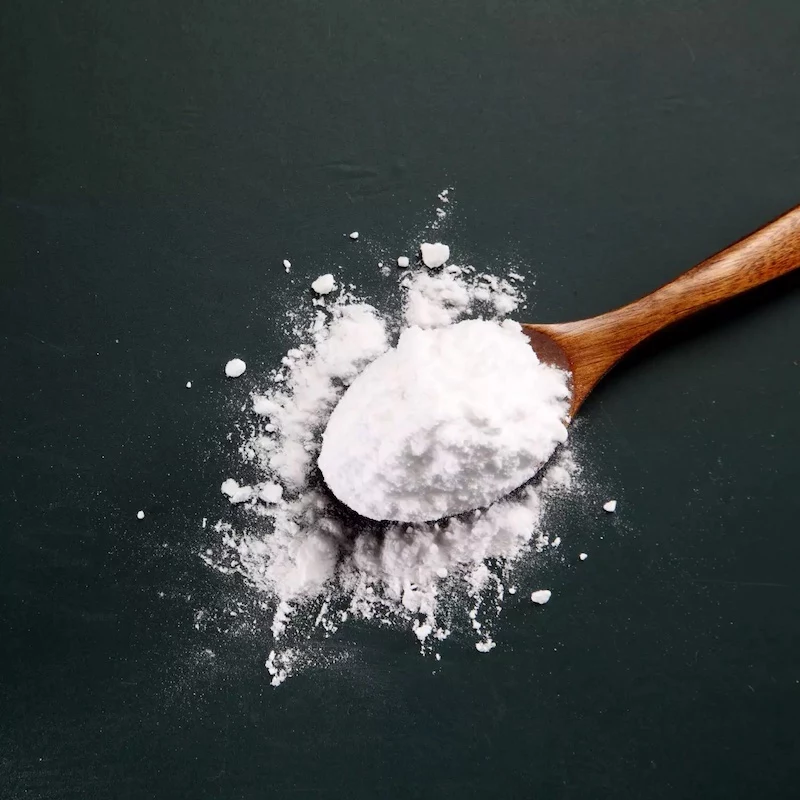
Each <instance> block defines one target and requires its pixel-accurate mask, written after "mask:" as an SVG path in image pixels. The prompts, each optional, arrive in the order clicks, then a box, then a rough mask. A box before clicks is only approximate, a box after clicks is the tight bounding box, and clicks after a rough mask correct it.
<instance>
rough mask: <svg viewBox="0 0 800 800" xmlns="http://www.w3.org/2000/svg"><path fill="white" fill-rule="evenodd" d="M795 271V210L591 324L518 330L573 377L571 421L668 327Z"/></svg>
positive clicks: (798, 211) (798, 242) (798, 260)
mask: <svg viewBox="0 0 800 800" xmlns="http://www.w3.org/2000/svg"><path fill="white" fill-rule="evenodd" d="M798 266H800V206H798V207H796V208H794V209H792V210H791V211H789V212H788V213H786V214H784V215H783V216H781V217H779V218H778V219H776V220H775V221H774V222H771V223H769V224H768V225H765V226H764V227H763V228H760V229H759V230H757V231H756V232H755V233H752V234H751V235H750V236H747V237H745V238H744V239H741V240H740V241H738V242H736V243H735V244H733V245H731V246H730V247H728V248H727V249H725V250H723V251H722V252H721V253H717V255H715V256H712V257H711V258H708V259H706V260H705V261H703V262H702V263H700V264H698V265H697V266H696V267H694V268H692V269H690V270H689V271H688V272H685V273H684V274H683V275H680V276H679V277H677V278H675V280H673V281H671V282H670V283H668V284H666V285H665V286H662V287H661V288H660V289H656V290H655V291H654V292H651V293H650V294H648V295H646V296H644V297H642V298H641V299H639V300H636V301H634V302H633V303H629V304H628V305H625V306H622V307H620V308H617V309H615V310H614V311H609V312H607V313H605V314H601V315H599V316H597V317H591V318H590V319H582V320H577V321H575V322H563V323H558V324H553V325H536V324H530V325H523V326H522V327H523V330H524V331H525V333H527V334H528V336H529V337H530V340H531V345H532V346H533V348H534V349H535V350H536V352H537V353H538V354H539V356H540V358H542V360H544V361H546V362H548V363H551V364H556V365H557V366H560V367H562V368H564V369H568V370H569V371H570V373H571V375H572V403H571V406H570V416H574V415H575V413H576V412H577V411H578V410H579V409H580V407H581V405H582V404H583V402H584V400H586V397H587V396H588V395H589V393H590V392H591V391H592V389H594V387H595V386H596V385H597V383H598V381H599V380H600V379H601V378H602V377H603V376H604V375H605V374H606V373H607V372H608V371H609V370H610V369H611V367H613V366H614V365H615V364H616V363H617V362H618V361H619V360H620V359H621V358H622V357H623V356H624V355H625V354H626V353H627V352H628V351H629V350H631V348H633V347H635V346H636V345H637V344H639V343H640V342H642V341H643V340H644V339H646V338H647V337H649V336H651V335H652V334H654V333H656V332H657V331H659V330H661V329H662V328H665V327H666V326H667V325H671V324H672V323H673V322H677V321H678V320H681V319H683V318H684V317H688V316H689V315H690V314H694V313H695V312H697V311H701V310H702V309H704V308H708V307H709V306H712V305H714V304H716V303H720V302H722V301H723V300H727V299H729V298H731V297H734V296H736V295H738V294H741V293H742V292H746V291H747V290H748V289H753V288H755V287H756V286H759V285H761V284H762V283H766V282H767V281H770V280H772V279H773V278H777V277H779V276H781V275H785V274H786V273H788V272H791V271H792V270H794V269H796V268H797V267H798Z"/></svg>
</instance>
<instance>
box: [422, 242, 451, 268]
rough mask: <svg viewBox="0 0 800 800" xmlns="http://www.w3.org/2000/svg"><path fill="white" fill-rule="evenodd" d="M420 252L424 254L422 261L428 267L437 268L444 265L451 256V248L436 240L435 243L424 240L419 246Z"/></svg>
mask: <svg viewBox="0 0 800 800" xmlns="http://www.w3.org/2000/svg"><path fill="white" fill-rule="evenodd" d="M419 252H420V255H421V256H422V263H423V264H424V265H425V266H426V267H427V268H428V269H436V268H438V267H441V266H444V264H445V263H446V262H447V260H448V259H449V258H450V248H449V247H448V246H447V245H446V244H442V243H441V242H436V243H435V244H430V243H429V242H423V243H422V244H421V245H420V246H419Z"/></svg>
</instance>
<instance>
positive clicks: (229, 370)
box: [225, 358, 247, 378]
mask: <svg viewBox="0 0 800 800" xmlns="http://www.w3.org/2000/svg"><path fill="white" fill-rule="evenodd" d="M246 369H247V364H245V363H244V361H242V359H241V358H232V359H231V360H230V361H229V362H228V363H227V364H226V365H225V374H226V375H227V376H228V377H229V378H238V377H239V376H240V375H244V371H245V370H246Z"/></svg>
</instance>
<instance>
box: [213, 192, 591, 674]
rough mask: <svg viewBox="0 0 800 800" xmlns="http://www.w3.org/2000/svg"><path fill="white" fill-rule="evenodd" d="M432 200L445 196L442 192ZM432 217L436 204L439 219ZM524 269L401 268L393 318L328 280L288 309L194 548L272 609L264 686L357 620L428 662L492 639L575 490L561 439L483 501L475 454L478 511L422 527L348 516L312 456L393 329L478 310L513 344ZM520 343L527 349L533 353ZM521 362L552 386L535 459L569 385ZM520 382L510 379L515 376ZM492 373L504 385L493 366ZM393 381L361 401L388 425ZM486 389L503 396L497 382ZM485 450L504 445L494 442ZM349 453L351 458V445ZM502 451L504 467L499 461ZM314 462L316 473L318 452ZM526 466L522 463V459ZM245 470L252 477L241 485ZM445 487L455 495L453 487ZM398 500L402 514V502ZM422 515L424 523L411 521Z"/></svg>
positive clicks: (318, 657) (437, 330)
mask: <svg viewBox="0 0 800 800" xmlns="http://www.w3.org/2000/svg"><path fill="white" fill-rule="evenodd" d="M439 200H440V202H442V203H446V202H449V196H448V193H447V192H444V193H442V195H440V197H439ZM441 218H442V217H441V215H438V214H437V220H440V219H441ZM374 263H375V262H374V261H373V262H372V264H373V269H374ZM517 270H518V271H516V272H514V273H513V274H506V275H505V276H497V275H492V274H487V273H482V272H480V271H478V270H477V269H476V268H475V267H473V266H470V265H468V264H463V265H449V266H446V267H444V268H443V269H437V268H425V267H423V268H422V269H420V270H419V271H414V270H411V271H407V272H405V273H401V274H400V284H399V291H400V293H401V299H402V312H401V313H400V314H399V315H398V313H397V312H392V311H387V310H383V309H379V308H377V307H375V306H374V305H372V304H368V303H366V302H364V301H363V300H362V299H360V298H359V297H357V296H356V295H354V294H353V292H352V290H351V291H347V290H345V289H344V288H343V287H339V288H338V289H337V290H335V291H333V290H332V292H331V294H330V295H329V298H328V300H327V306H326V308H325V309H324V310H322V309H319V308H313V307H312V308H310V309H309V313H308V315H307V316H306V317H305V318H301V319H300V320H299V321H298V318H297V316H296V315H295V316H290V317H288V319H290V321H291V322H292V333H293V337H294V339H295V342H294V345H293V346H292V347H291V348H290V349H289V350H288V351H287V353H286V355H285V357H284V358H283V359H282V362H281V365H280V367H278V368H276V369H275V370H274V371H273V372H271V373H270V374H269V375H267V376H264V377H262V378H261V379H260V380H259V381H258V383H257V384H255V385H254V390H253V392H252V398H251V405H250V409H249V410H245V411H243V412H242V413H243V418H242V420H241V423H240V428H239V429H240V432H241V445H240V448H239V456H240V459H241V469H240V470H237V471H238V472H241V473H242V475H239V474H233V475H230V476H225V480H224V481H221V482H220V484H219V489H220V492H221V495H222V496H223V497H224V498H225V499H226V500H227V501H228V502H229V503H230V504H231V506H235V508H236V512H235V513H234V512H233V509H232V511H231V513H230V514H226V515H224V518H223V519H220V520H219V521H217V522H216V523H215V524H214V525H212V526H210V527H211V529H212V530H213V538H212V540H211V541H210V542H209V543H208V545H207V547H206V549H204V550H203V552H202V553H201V554H200V557H201V558H202V559H203V560H204V561H205V562H206V563H207V564H208V565H209V566H210V567H211V568H213V569H215V570H217V571H218V572H220V573H223V574H227V575H231V574H238V575H239V576H241V577H242V578H243V579H244V580H245V581H246V582H247V583H248V584H249V585H250V586H251V587H252V588H253V589H255V590H256V591H257V592H258V593H259V594H260V595H261V597H262V598H263V602H262V603H260V608H261V609H262V612H263V613H264V614H266V615H268V617H269V628H270V634H271V639H272V641H271V642H265V653H268V655H267V657H266V668H267V671H268V673H269V675H270V679H271V682H272V684H273V685H275V686H277V685H279V684H281V683H282V682H283V681H284V680H286V678H287V677H289V676H291V675H292V674H296V673H297V672H299V671H301V670H304V669H308V668H315V667H320V666H324V665H325V664H327V663H330V662H331V658H330V657H328V656H326V655H325V653H324V648H322V649H321V643H322V642H324V640H325V639H326V638H328V637H331V636H335V635H336V634H337V631H338V629H339V628H340V627H341V625H342V624H345V623H350V622H352V621H353V620H356V621H362V622H363V621H366V622H371V623H373V624H379V625H384V626H387V625H388V626H391V627H395V628H399V629H405V630H406V631H407V632H408V634H409V635H410V637H411V640H412V641H413V642H414V643H415V645H416V646H417V647H418V648H419V649H420V650H421V652H422V653H423V654H432V655H435V656H436V660H437V661H438V660H439V658H440V653H439V650H440V647H441V645H442V643H443V642H444V641H445V640H447V639H448V638H450V637H455V638H456V639H458V640H463V639H464V638H465V637H466V638H469V639H472V642H473V645H474V647H475V649H476V650H477V651H478V652H480V653H489V652H490V651H491V650H493V649H494V648H495V646H496V642H495V640H494V634H493V631H494V625H495V622H496V620H497V619H498V617H499V616H500V614H501V613H502V609H503V605H504V600H505V596H506V592H507V589H506V585H507V584H508V583H509V581H511V579H512V575H514V576H515V577H514V578H513V582H514V587H513V592H512V591H511V590H508V593H509V594H513V593H514V592H516V589H517V585H519V584H520V582H521V581H520V577H519V575H518V573H520V571H521V570H522V572H524V567H525V565H526V564H529V563H530V560H531V557H532V556H533V555H535V553H536V552H537V551H541V550H543V549H544V548H546V547H551V546H553V545H554V544H555V543H553V544H552V545H551V542H550V539H549V536H548V534H547V532H546V517H547V508H548V504H549V503H550V501H551V499H552V498H555V497H557V496H558V495H560V494H563V493H565V492H568V491H570V490H572V489H573V488H574V481H575V478H576V475H577V474H578V468H577V466H576V464H575V462H574V461H573V459H572V456H571V455H570V453H569V451H568V450H566V449H564V448H563V447H562V448H561V449H560V450H559V451H557V453H556V456H555V457H554V459H553V460H551V461H550V462H549V463H548V464H547V466H546V467H545V469H544V470H543V472H542V473H540V474H539V476H538V478H537V480H535V481H534V482H531V483H528V484H525V485H523V486H522V487H521V488H518V489H515V487H517V486H518V485H519V483H520V482H521V481H522V480H524V479H525V478H526V477H527V475H524V474H523V472H524V471H525V470H523V471H521V472H519V473H514V476H513V478H511V479H509V480H508V481H507V485H502V486H501V485H500V479H499V475H500V474H501V473H502V469H501V468H500V466H498V469H497V479H496V480H494V482H493V481H489V484H490V485H493V486H494V490H495V491H494V493H493V495H492V496H479V494H480V483H479V481H478V472H479V469H480V467H479V466H476V464H474V463H469V462H468V464H467V465H466V466H467V468H468V470H469V471H470V474H469V481H471V484H472V485H471V491H472V492H473V494H472V495H471V496H470V500H474V499H476V498H477V500H478V504H480V505H483V506H485V507H483V508H480V509H478V510H475V511H468V512H466V513H461V514H458V515H456V516H447V517H446V518H445V519H441V520H439V521H438V522H428V521H425V520H424V519H423V517H426V516H427V513H423V514H419V515H415V514H414V513H403V516H405V517H406V520H405V521H404V522H380V521H374V520H371V519H367V518H366V517H363V516H359V515H357V514H355V513H353V511H351V510H350V509H349V508H347V507H346V506H344V505H343V504H342V503H341V502H340V501H339V500H337V499H336V497H335V496H334V494H333V493H332V492H331V491H330V490H329V489H328V488H327V486H326V485H325V484H324V482H323V481H322V480H321V477H320V473H319V469H318V466H317V459H318V457H319V454H320V449H321V446H322V434H323V431H324V430H325V428H326V425H327V423H328V420H329V418H330V417H331V413H332V412H333V410H334V408H335V407H336V405H337V403H338V401H339V400H340V398H341V397H342V395H343V394H344V392H345V391H346V389H347V387H348V386H350V385H351V384H352V383H353V382H354V381H355V380H356V379H357V378H358V376H359V375H360V374H362V373H363V372H364V371H365V369H367V368H368V366H369V365H370V364H373V362H375V364H376V365H377V364H378V363H380V362H376V359H379V358H380V357H381V356H383V355H384V354H385V353H387V351H389V350H390V348H391V347H392V346H393V345H395V344H396V342H397V333H398V331H399V334H400V341H401V347H402V346H403V345H402V343H403V342H404V341H409V340H410V341H412V342H413V341H414V340H415V339H416V340H417V343H419V342H420V341H422V342H423V344H424V342H425V341H428V340H430V341H438V340H439V339H442V340H446V339H447V338H448V337H456V336H457V333H458V331H457V330H456V324H457V323H458V322H460V321H461V320H464V319H467V318H475V319H480V320H485V322H478V323H467V326H468V327H467V329H465V330H475V331H478V330H482V331H483V332H484V333H486V332H488V331H490V330H491V331H492V335H497V336H507V337H509V339H508V341H509V342H511V340H512V339H513V337H518V338H517V339H516V341H517V342H520V343H521V342H522V339H521V338H520V337H522V334H521V333H520V330H519V326H518V325H515V324H513V323H510V322H508V323H503V324H501V323H502V320H503V319H504V318H505V317H506V316H507V315H508V314H510V313H512V312H514V311H515V310H516V309H517V308H518V306H519V305H520V303H521V301H522V295H521V292H520V290H519V288H518V287H519V284H520V283H521V281H522V275H521V273H520V272H519V268H517ZM470 325H472V326H476V327H473V328H469V326H470ZM480 326H487V327H486V328H484V329H481V327H480ZM524 346H525V347H526V348H527V344H526V343H524ZM512 349H514V348H512ZM424 351H425V348H424V347H422V349H421V350H420V352H418V353H416V355H415V356H413V357H414V358H416V359H418V360H419V359H424ZM392 352H395V353H396V352H397V351H392ZM515 352H518V351H516V350H515ZM528 353H530V354H531V356H532V351H530V350H529V349H528V350H527V351H526V356H527V354H528ZM527 363H528V366H529V367H530V369H532V370H535V369H539V368H541V369H542V370H543V371H544V372H543V375H542V377H545V378H546V379H547V380H549V381H550V383H549V384H548V390H547V391H546V392H544V394H543V397H546V402H547V403H548V404H549V407H548V415H547V416H548V419H549V420H550V422H552V423H553V424H552V425H550V427H547V426H545V427H546V428H547V431H548V432H547V433H546V434H545V435H543V437H542V441H540V442H539V443H538V446H539V449H538V450H537V454H538V455H537V457H538V458H539V460H540V461H541V460H542V459H543V458H546V457H547V453H546V452H545V451H546V450H547V448H549V449H550V450H552V448H553V447H554V446H555V445H556V444H558V443H560V442H562V441H563V440H564V439H565V438H566V431H565V429H564V428H563V425H562V424H561V419H562V418H563V413H562V412H563V409H564V401H565V398H566V394H565V383H564V379H563V376H561V375H560V373H558V372H557V371H555V370H551V369H550V368H544V367H543V365H540V364H539V363H538V362H537V361H536V359H535V358H532V359H530V360H529V361H528V362H527ZM419 367H420V369H424V368H425V364H424V363H420V364H419ZM436 369H438V366H437V367H436ZM440 378H441V380H442V381H443V383H444V384H445V386H447V385H452V384H449V383H448V381H452V379H453V376H452V375H447V374H443V375H441V376H440ZM514 379H515V376H509V377H508V380H509V381H511V383H509V386H513V381H514ZM457 380H460V378H459V379H457ZM457 380H456V383H457ZM493 380H495V381H496V380H498V378H497V376H496V375H493ZM387 388H388V389H389V390H388V391H386V392H385V393H384V395H383V396H375V397H374V399H373V405H372V406H369V405H368V406H366V407H365V408H364V409H361V410H363V412H364V413H368V412H371V411H374V413H375V414H376V415H379V416H380V415H383V416H384V417H385V420H386V425H387V428H386V430H389V427H388V426H389V424H390V421H391V419H392V417H396V416H397V413H398V408H401V407H402V402H401V397H402V393H403V391H404V388H403V387H402V386H401V385H397V386H395V385H392V386H391V387H387ZM407 388H408V387H407ZM456 388H458V387H456ZM471 390H472V384H464V385H462V386H461V387H460V388H458V391H459V392H462V393H463V392H464V391H471ZM491 391H492V392H495V394H494V395H493V396H492V397H493V399H494V400H499V399H500V394H498V393H497V392H498V387H496V386H495V387H492V389H491ZM462 400H463V398H462ZM459 402H460V401H459ZM456 406H458V404H456ZM486 408H488V406H482V407H476V408H473V409H470V408H469V407H468V406H465V407H464V408H461V407H453V408H451V409H449V417H448V418H449V420H450V422H451V423H453V424H456V422H455V421H456V420H458V423H457V426H458V425H461V426H462V427H461V428H460V429H459V428H458V427H457V426H456V429H454V432H455V433H458V434H459V435H461V434H463V432H464V428H463V425H464V424H465V422H464V419H463V418H462V417H458V416H457V414H458V412H460V411H466V412H467V414H469V413H475V414H477V417H475V418H474V419H473V420H472V428H473V429H474V430H476V431H477V430H480V429H481V427H482V426H483V427H484V428H485V429H486V430H489V429H492V428H493V427H494V428H496V427H498V426H499V424H500V418H497V419H489V420H487V419H485V418H484V417H485V415H484V417H481V413H483V412H485V411H486ZM481 409H482V410H481ZM527 411H528V410H527V409H526V412H527ZM504 412H506V413H511V415H512V418H511V420H510V424H512V425H514V424H516V423H517V422H521V420H517V419H516V418H514V416H513V415H514V414H515V413H517V412H520V409H519V408H516V407H511V406H509V407H506V408H505V409H504ZM553 420H555V422H553ZM506 421H507V422H509V420H508V419H507V420H506ZM467 423H469V420H467ZM549 424H550V423H548V425H549ZM487 426H488V427H487ZM517 432H518V433H519V432H521V428H520V429H518V430H517ZM545 442H546V446H545V444H544V443H545ZM531 447H532V446H527V449H528V450H531ZM423 449H424V448H423ZM533 449H535V448H533ZM494 453H495V455H498V450H497V448H496V447H495V449H494ZM473 455H474V454H473ZM354 456H355V458H356V459H357V458H358V453H357V452H356V453H355V454H354ZM499 458H500V461H502V459H503V455H502V454H500V455H499ZM339 466H343V465H341V464H340V465H337V470H335V471H336V472H337V473H338V467H339ZM352 466H354V467H357V466H358V465H357V463H356V462H354V463H353V465H352ZM416 466H417V467H418V466H419V464H417V465H416ZM464 466H465V465H464V464H460V465H458V464H457V465H455V466H454V469H456V468H463V467H464ZM322 467H323V471H324V470H325V465H324V459H323V462H322ZM525 469H526V470H530V463H527V464H526V467H525ZM456 471H457V469H456ZM415 472H416V467H415V470H414V471H412V473H413V474H415ZM412 473H409V474H412ZM244 475H247V476H249V480H243V476H244ZM254 475H255V476H256V479H255V480H253V476H254ZM451 477H452V476H451ZM331 482H332V483H333V482H334V477H333V473H332V474H331ZM449 486H450V489H452V488H453V487H456V489H455V493H456V494H458V490H457V482H451V483H450V484H449ZM513 489H515V491H513V493H512V494H510V495H507V496H502V497H501V495H505V492H507V491H510V490H513ZM445 494H447V493H446V492H445ZM451 494H452V492H451ZM498 497H500V499H497V498H498ZM395 499H396V498H395ZM411 505H413V502H412V503H411ZM472 505H474V503H472ZM458 506H459V504H458V503H456V504H455V505H453V506H451V505H449V501H446V502H445V503H444V505H443V506H442V507H441V508H439V507H438V506H437V514H439V511H440V510H442V509H443V510H444V511H446V512H448V511H450V512H451V511H453V510H460V509H459V507H458ZM399 508H401V510H403V511H404V512H405V511H408V510H409V508H410V506H409V507H403V506H402V504H401V505H400V506H399ZM415 516H417V517H419V519H420V521H413V518H414V517H415ZM557 541H558V542H560V539H558V540H557ZM198 625H199V622H198Z"/></svg>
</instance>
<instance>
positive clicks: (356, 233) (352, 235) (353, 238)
mask: <svg viewBox="0 0 800 800" xmlns="http://www.w3.org/2000/svg"><path fill="white" fill-rule="evenodd" d="M350 238H351V239H352V240H353V241H355V240H356V239H358V231H353V232H352V233H351V234H350Z"/></svg>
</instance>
